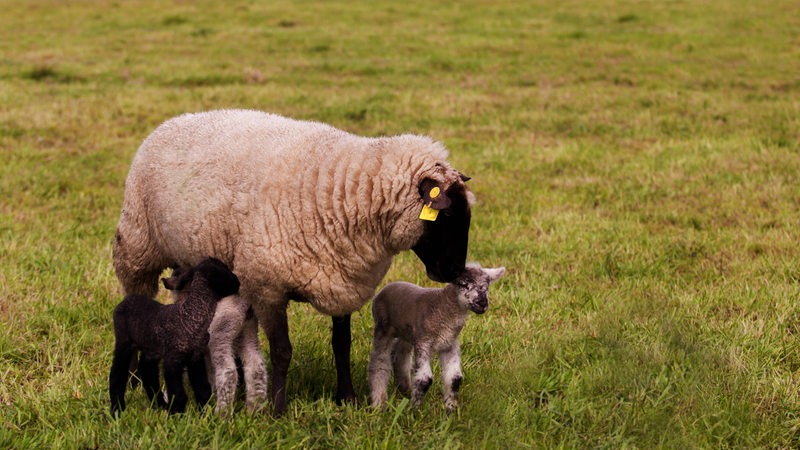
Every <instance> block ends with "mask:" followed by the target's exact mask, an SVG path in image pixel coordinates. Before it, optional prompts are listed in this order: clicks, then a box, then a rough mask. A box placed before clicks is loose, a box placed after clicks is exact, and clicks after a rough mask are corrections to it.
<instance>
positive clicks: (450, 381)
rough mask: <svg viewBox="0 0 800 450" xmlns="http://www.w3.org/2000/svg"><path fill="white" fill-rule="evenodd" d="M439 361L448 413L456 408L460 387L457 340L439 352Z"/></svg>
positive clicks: (460, 376)
mask: <svg viewBox="0 0 800 450" xmlns="http://www.w3.org/2000/svg"><path fill="white" fill-rule="evenodd" d="M439 363H440V364H441V366H442V380H443V381H444V407H445V409H446V410H447V413H448V414H450V413H451V412H453V410H455V409H456V408H458V390H459V388H461V380H463V379H464V375H463V374H462V373H461V351H460V349H459V346H458V341H455V342H454V343H453V345H452V346H451V347H450V348H448V349H445V350H441V351H440V352H439Z"/></svg>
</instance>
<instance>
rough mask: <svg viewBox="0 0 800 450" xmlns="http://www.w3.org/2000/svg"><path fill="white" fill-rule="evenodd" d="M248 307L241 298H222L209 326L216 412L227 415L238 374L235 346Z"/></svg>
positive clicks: (234, 395)
mask: <svg viewBox="0 0 800 450" xmlns="http://www.w3.org/2000/svg"><path fill="white" fill-rule="evenodd" d="M247 308H249V305H248V304H247V302H246V301H244V299H242V298H241V297H239V296H238V295H231V296H228V297H225V298H223V299H222V300H220V301H219V303H218V304H217V311H216V312H215V314H214V318H213V319H212V320H211V324H210V325H209V327H208V334H209V338H208V352H209V354H210V355H211V363H212V365H213V366H214V389H215V392H216V395H217V405H216V407H215V408H214V412H215V413H217V414H219V415H222V416H226V415H228V414H230V413H231V412H232V410H233V404H234V399H235V397H236V386H237V384H238V382H239V374H238V373H237V370H236V360H235V358H234V348H233V344H234V341H235V340H236V337H237V336H238V335H239V333H241V331H242V326H243V325H244V320H245V315H246V313H247Z"/></svg>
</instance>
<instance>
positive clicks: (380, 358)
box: [367, 328, 392, 408]
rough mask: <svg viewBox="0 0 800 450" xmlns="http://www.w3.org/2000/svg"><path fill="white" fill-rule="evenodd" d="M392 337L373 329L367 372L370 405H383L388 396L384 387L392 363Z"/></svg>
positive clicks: (387, 381)
mask: <svg viewBox="0 0 800 450" xmlns="http://www.w3.org/2000/svg"><path fill="white" fill-rule="evenodd" d="M391 358H392V337H391V336H389V335H387V334H386V333H385V332H383V330H380V329H377V328H376V329H375V335H374V336H373V338H372V353H371V354H370V356H369V365H368V368H367V374H368V378H369V392H370V399H371V401H372V406H373V407H375V408H377V407H380V406H384V405H385V404H386V400H387V399H388V396H387V395H386V387H387V385H388V384H389V371H390V370H391V365H392V361H391Z"/></svg>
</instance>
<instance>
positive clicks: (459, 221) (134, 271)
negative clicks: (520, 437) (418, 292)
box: [113, 110, 473, 413]
mask: <svg viewBox="0 0 800 450" xmlns="http://www.w3.org/2000/svg"><path fill="white" fill-rule="evenodd" d="M446 157H447V150H446V149H445V148H444V146H443V145H442V144H440V143H437V142H435V141H433V140H431V139H430V138H427V137H422V136H416V135H402V136H395V137H384V138H365V137H360V136H355V135H352V134H349V133H347V132H344V131H342V130H338V129H336V128H333V127H331V126H328V125H325V124H321V123H316V122H307V121H297V120H292V119H288V118H285V117H281V116H278V115H274V114H268V113H264V112H259V111H246V110H220V111H210V112H204V113H198V114H184V115H181V116H178V117H175V118H173V119H170V120H168V121H166V122H165V123H163V124H162V125H160V126H159V127H158V128H157V129H156V130H155V131H154V132H153V133H152V134H151V135H150V136H148V137H147V138H146V139H145V140H144V142H143V143H142V145H141V147H139V150H138V152H137V153H136V155H135V156H134V158H133V162H132V163H131V169H130V173H129V174H128V178H127V180H126V183H125V199H124V204H123V209H122V213H121V216H120V220H119V223H118V225H117V232H116V235H115V239H114V249H113V252H114V268H115V271H116V273H117V277H118V278H119V280H120V282H121V284H122V287H123V290H124V291H125V293H126V294H139V295H145V296H151V297H152V296H154V295H155V294H156V292H157V290H158V277H159V274H160V273H161V271H162V270H163V269H164V268H166V267H177V266H191V265H194V264H196V263H197V262H199V261H200V260H202V259H203V258H205V257H207V256H213V257H216V258H219V259H221V260H222V261H224V262H225V263H226V264H228V265H229V266H230V267H231V269H232V270H234V271H235V272H236V274H237V275H238V276H239V279H240V281H241V288H240V290H239V296H240V298H239V300H240V303H241V304H240V308H239V309H240V311H239V313H238V314H236V313H233V312H232V310H231V309H230V308H227V309H226V310H227V311H228V316H227V317H225V318H224V320H218V319H217V318H216V317H215V319H214V323H212V325H211V328H210V329H209V332H210V335H211V336H210V340H209V346H210V347H211V348H210V351H211V352H223V351H228V352H230V357H229V358H227V359H226V361H228V362H227V363H226V365H227V367H215V370H216V371H217V374H218V375H217V380H219V379H220V378H219V377H220V375H219V374H220V373H223V374H224V375H223V378H225V377H227V378H231V380H230V383H228V382H226V383H225V384H231V383H233V385H235V383H236V380H235V377H236V371H235V367H233V361H234V359H233V354H232V352H233V351H232V349H230V348H228V349H215V348H213V347H214V345H215V342H224V343H230V338H225V339H222V338H220V339H215V335H222V334H225V333H227V334H230V333H236V332H238V329H239V328H240V327H241V324H242V322H243V321H244V317H245V314H244V312H245V311H246V310H247V307H248V306H249V305H252V307H253V309H254V310H255V313H256V317H257V318H258V321H259V323H260V324H261V326H262V327H263V329H264V331H265V333H266V335H267V339H268V341H269V346H270V359H271V361H272V369H273V376H272V387H271V397H272V400H273V407H274V408H275V411H276V412H277V413H282V412H284V411H285V410H286V393H285V387H286V374H287V370H288V366H289V362H290V361H291V357H292V346H291V343H290V342H289V332H288V324H287V317H286V308H287V306H288V302H289V300H296V301H305V302H309V303H311V305H313V307H314V308H315V309H317V310H318V311H319V312H321V313H323V314H327V315H330V316H332V318H333V320H332V321H333V329H332V347H333V353H334V360H335V365H336V371H337V390H336V400H337V401H342V400H346V401H351V400H354V399H355V392H354V390H353V386H352V379H351V375H350V314H351V313H353V312H355V311H357V310H358V309H360V308H361V307H362V306H363V305H364V304H365V303H367V302H368V301H369V300H370V298H371V297H372V295H373V293H374V292H375V288H376V287H377V285H378V283H379V282H380V281H381V279H382V278H383V277H384V275H385V274H386V271H387V270H388V269H389V266H390V264H391V261H392V257H393V256H394V255H396V254H397V253H399V252H401V251H403V250H408V249H412V250H414V252H415V253H416V254H417V256H418V257H419V258H420V259H421V260H422V262H423V263H424V264H425V268H426V271H427V274H428V277H429V278H431V279H432V280H435V281H440V282H448V281H451V280H453V279H454V278H456V277H457V276H458V275H459V274H460V273H461V272H462V271H463V270H464V265H465V260H466V255H467V243H468V236H469V223H470V206H471V204H472V199H473V195H472V193H471V192H470V191H469V189H468V188H467V187H466V185H465V184H464V182H465V181H466V180H468V177H466V176H464V175H462V174H461V173H460V172H458V171H457V170H455V169H453V168H451V167H450V165H449V164H448V163H447V161H446ZM437 212H441V213H440V214H438V217H436V216H435V215H436V213H437ZM423 219H426V220H423ZM218 314H219V312H218ZM237 327H239V328H237ZM218 384H219V383H218ZM218 387H219V386H218Z"/></svg>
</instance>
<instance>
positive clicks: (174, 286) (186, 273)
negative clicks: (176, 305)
mask: <svg viewBox="0 0 800 450" xmlns="http://www.w3.org/2000/svg"><path fill="white" fill-rule="evenodd" d="M193 275H194V270H183V269H175V270H173V271H172V276H171V277H169V278H162V279H161V282H162V283H164V287H165V288H167V289H169V290H170V291H180V290H182V289H183V288H185V287H186V284H188V283H189V282H190V281H192V276H193Z"/></svg>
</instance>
